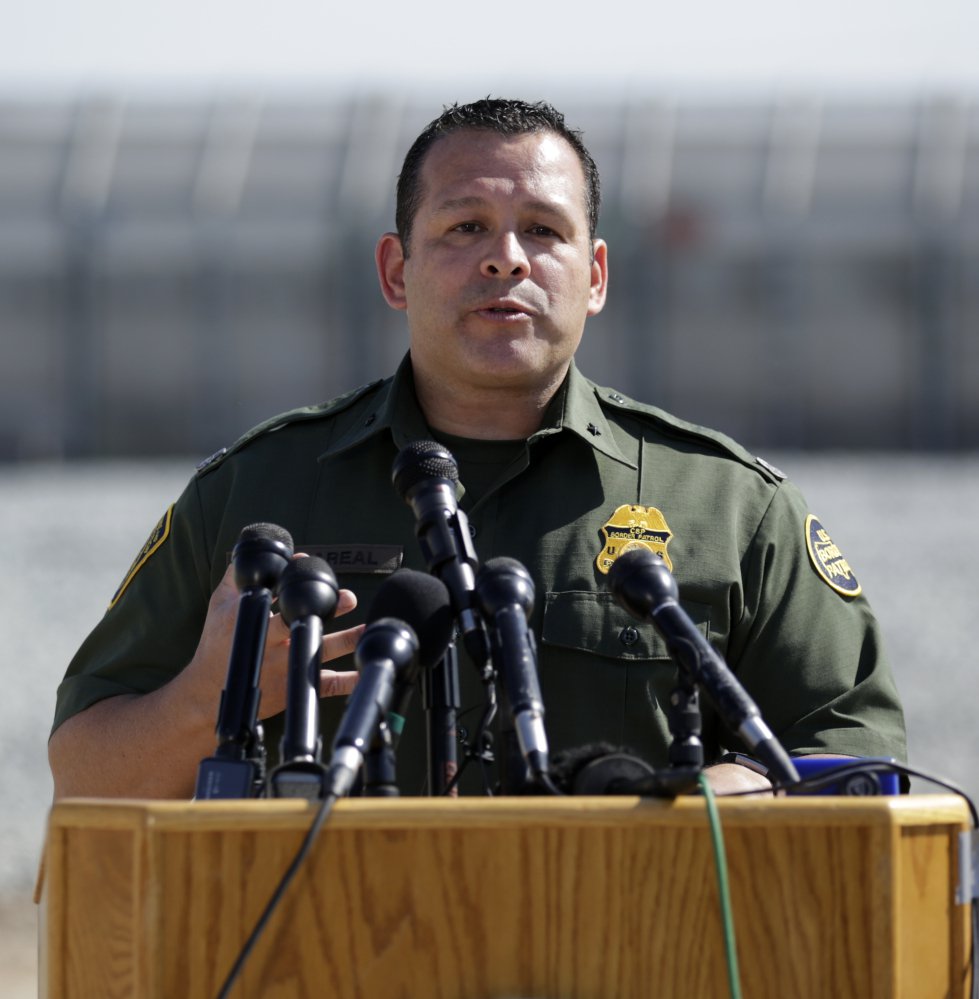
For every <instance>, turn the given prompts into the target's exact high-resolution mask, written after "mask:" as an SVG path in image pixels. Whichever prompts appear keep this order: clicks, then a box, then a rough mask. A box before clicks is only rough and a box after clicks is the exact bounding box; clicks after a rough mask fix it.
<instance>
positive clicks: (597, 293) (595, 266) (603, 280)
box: [588, 239, 608, 316]
mask: <svg viewBox="0 0 979 999" xmlns="http://www.w3.org/2000/svg"><path fill="white" fill-rule="evenodd" d="M607 291H608V246H606V244H605V240H604V239H596V240H595V241H594V243H593V244H592V263H591V293H590V294H589V296H588V315H589V316H597V315H598V313H599V312H601V311H602V308H603V307H604V305H605V294H606V292H607Z"/></svg>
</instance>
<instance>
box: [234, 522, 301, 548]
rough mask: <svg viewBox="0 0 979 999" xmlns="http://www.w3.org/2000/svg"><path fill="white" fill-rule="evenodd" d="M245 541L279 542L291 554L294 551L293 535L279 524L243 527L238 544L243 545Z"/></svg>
mask: <svg viewBox="0 0 979 999" xmlns="http://www.w3.org/2000/svg"><path fill="white" fill-rule="evenodd" d="M243 541H245V542H247V541H278V542H279V543H280V544H283V545H285V546H286V548H288V549H289V553H290V554H292V551H293V544H292V535H291V534H290V533H289V532H288V531H287V530H286V529H285V528H284V527H280V526H279V525H278V524H268V523H258V524H249V525H248V526H247V527H243V528H242V529H241V534H239V535H238V543H239V544H241V543H242V542H243Z"/></svg>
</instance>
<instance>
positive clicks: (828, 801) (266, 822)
mask: <svg viewBox="0 0 979 999" xmlns="http://www.w3.org/2000/svg"><path fill="white" fill-rule="evenodd" d="M717 805H718V809H719V813H720V818H721V823H722V825H726V826H731V827H743V826H752V825H759V824H762V825H771V826H799V825H803V826H804V825H811V824H821V823H828V824H830V825H833V826H844V825H850V824H854V825H885V826H893V827H899V826H918V825H930V824H943V825H944V824H952V825H961V826H963V827H966V826H968V824H969V810H968V806H967V804H966V802H965V800H964V799H963V798H961V797H959V796H957V795H953V794H940V795H908V796H894V797H889V796H888V797H797V798H775V799H772V798H757V797H756V798H751V797H731V798H719V799H717ZM317 808H318V803H317V802H307V801H300V800H285V799H279V800H271V799H262V800H231V801H228V800H223V801H155V800H143V799H139V800H135V799H104V798H66V799H62V800H61V801H58V802H56V803H55V804H54V805H53V807H52V809H51V813H50V817H49V822H48V826H49V830H52V829H56V828H67V827H75V828H78V827H101V828H113V827H114V828H134V827H139V826H147V825H149V826H153V827H155V828H158V829H162V828H174V829H175V828H180V827H186V826H188V825H192V826H194V827H195V828H197V829H202V828H206V827H209V826H213V827H215V828H217V827H226V826H227V824H228V823H229V822H235V823H237V824H242V823H244V824H246V825H248V826H249V827H251V828H256V829H258V828H290V829H295V828H297V827H302V826H305V825H306V824H308V822H309V821H311V819H312V816H313V815H314V813H315V812H316V810H317ZM705 811H706V803H705V801H704V799H703V798H701V797H695V796H688V797H681V798H677V799H673V800H668V799H649V798H642V799H641V798H634V797H625V796H623V797H602V798H589V797H573V798H572V797H568V798H519V797H500V798H453V799H438V798H395V799H390V798H389V799H379V798H359V799H344V800H341V801H339V802H337V804H336V806H335V807H334V809H333V814H332V815H331V816H330V821H329V826H330V827H334V828H336V827H341V828H352V827H369V828H378V829H380V828H392V829H396V828H403V827H405V826H411V827H416V828H417V827H420V826H426V825H431V826H439V827H442V828H453V827H468V828H476V827H483V828H486V827H494V826H501V827H502V826H510V825H514V824H528V823H529V824H534V825H542V826H550V825H564V824H567V823H571V824H577V825H599V826H601V825H615V826H623V825H652V826H660V827H664V826H689V825H691V824H700V823H701V822H703V821H706V816H705Z"/></svg>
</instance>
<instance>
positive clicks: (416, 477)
mask: <svg viewBox="0 0 979 999" xmlns="http://www.w3.org/2000/svg"><path fill="white" fill-rule="evenodd" d="M433 479H434V480H442V481H444V482H448V483H450V484H451V485H452V487H453V491H455V486H456V484H457V483H458V482H459V466H458V465H457V464H456V460H455V458H453V457H452V452H451V451H449V449H448V448H446V447H444V446H443V445H442V444H439V443H438V442H437V441H412V442H411V443H410V444H406V445H405V446H404V447H403V448H402V449H401V451H400V452H399V453H398V457H397V458H395V459H394V465H393V467H392V469H391V481H392V482H393V483H394V488H395V489H397V491H398V495H399V496H400V497H401V498H402V499H403V500H405V501H406V502H407V500H408V497H409V495H410V494H411V491H412V490H413V489H414V488H415V487H416V486H417V485H418V484H419V483H421V482H431V481H432V480H433Z"/></svg>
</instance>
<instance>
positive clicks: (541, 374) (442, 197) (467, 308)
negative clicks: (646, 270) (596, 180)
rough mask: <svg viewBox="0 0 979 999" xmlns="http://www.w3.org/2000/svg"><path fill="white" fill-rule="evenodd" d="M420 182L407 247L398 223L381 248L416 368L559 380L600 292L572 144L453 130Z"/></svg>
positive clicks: (469, 384)
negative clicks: (403, 312)
mask: <svg viewBox="0 0 979 999" xmlns="http://www.w3.org/2000/svg"><path fill="white" fill-rule="evenodd" d="M420 189H421V198H420V200H419V205H418V209H417V212H416V214H415V217H414V221H413V226H412V234H411V243H410V247H409V251H410V252H409V255H408V257H407V259H405V257H404V255H403V253H402V248H401V245H400V241H399V240H398V239H397V237H396V236H394V235H393V234H388V235H386V236H384V237H382V238H381V241H380V243H379V244H378V253H377V261H378V269H379V273H380V276H381V285H382V289H383V290H384V294H385V297H386V298H387V300H388V303H389V304H390V305H392V306H393V307H394V308H398V309H405V310H407V314H408V328H409V331H410V337H411V357H412V365H413V367H414V369H415V372H416V377H420V378H421V379H423V380H424V381H425V382H427V383H428V384H429V385H432V384H440V385H443V386H445V387H447V388H454V389H455V390H456V391H460V390H466V389H485V388H497V387H506V388H509V389H517V390H527V391H531V392H534V391H542V392H544V393H547V392H550V391H553V389H554V388H556V387H557V385H558V384H559V383H560V381H561V379H562V378H563V377H564V374H565V373H566V371H567V369H568V365H569V363H570V360H571V357H572V355H573V354H574V352H575V350H576V349H577V347H578V343H579V341H580V340H581V335H582V331H583V329H584V324H585V319H586V317H587V316H591V315H595V314H596V313H597V312H599V311H600V310H601V308H602V306H603V305H604V302H605V288H606V280H607V270H606V249H605V244H604V243H603V242H602V241H601V240H596V241H595V244H594V253H593V247H592V241H591V240H590V239H589V233H588V218H587V215H586V211H585V177H584V171H583V170H582V167H581V164H580V162H579V160H578V157H577V155H576V154H575V151H574V150H573V149H572V147H571V146H570V145H569V144H568V143H567V142H566V141H565V140H564V139H563V138H562V137H560V136H559V135H556V134H554V133H551V132H542V133H534V134H527V135H517V136H502V135H499V134H497V133H495V132H485V131H477V130H463V131H459V132H454V133H451V134H450V135H448V136H446V137H445V138H442V139H439V140H438V141H437V142H436V143H435V144H434V145H433V146H432V147H431V149H430V150H429V152H428V154H427V156H426V157H425V159H424V161H423V163H422V169H421V184H420Z"/></svg>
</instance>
